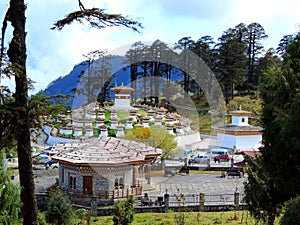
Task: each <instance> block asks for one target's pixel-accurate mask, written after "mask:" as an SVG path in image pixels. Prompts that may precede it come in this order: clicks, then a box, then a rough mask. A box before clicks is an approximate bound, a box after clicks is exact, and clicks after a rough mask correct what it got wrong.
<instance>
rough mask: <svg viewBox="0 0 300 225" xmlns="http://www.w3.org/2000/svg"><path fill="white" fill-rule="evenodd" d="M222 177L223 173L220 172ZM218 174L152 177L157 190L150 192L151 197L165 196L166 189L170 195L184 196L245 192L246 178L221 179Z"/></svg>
mask: <svg viewBox="0 0 300 225" xmlns="http://www.w3.org/2000/svg"><path fill="white" fill-rule="evenodd" d="M220 175H221V172H220ZM220 175H217V174H189V175H175V176H172V177H152V182H153V183H155V189H153V190H150V191H149V194H151V195H163V194H164V193H166V189H167V190H168V193H170V194H176V193H178V192H180V193H184V194H199V193H200V192H204V193H205V194H208V195H209V194H233V193H234V192H235V190H236V188H237V189H238V191H239V192H240V193H242V192H243V189H244V185H243V182H245V181H246V178H232V177H230V178H227V177H226V178H221V176H220Z"/></svg>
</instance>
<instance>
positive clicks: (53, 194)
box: [45, 187, 73, 225]
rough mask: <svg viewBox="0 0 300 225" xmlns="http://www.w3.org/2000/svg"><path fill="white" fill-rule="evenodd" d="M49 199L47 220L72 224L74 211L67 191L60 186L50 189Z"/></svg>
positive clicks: (54, 224)
mask: <svg viewBox="0 0 300 225" xmlns="http://www.w3.org/2000/svg"><path fill="white" fill-rule="evenodd" d="M47 200H48V203H47V211H46V213H45V216H46V221H47V222H48V223H51V224H53V225H67V224H70V222H71V218H72V216H73V211H72V205H71V203H70V202H69V200H68V198H67V196H66V195H65V193H64V192H63V191H62V190H61V189H60V188H59V187H55V188H53V189H50V190H49V197H48V199H47Z"/></svg>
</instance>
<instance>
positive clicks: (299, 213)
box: [280, 196, 300, 225]
mask: <svg viewBox="0 0 300 225" xmlns="http://www.w3.org/2000/svg"><path fill="white" fill-rule="evenodd" d="M299 209H300V196H297V197H296V198H294V199H291V200H289V201H287V202H286V204H285V212H284V214H283V216H282V217H281V220H280V224H281V225H295V224H299V222H300V210H299Z"/></svg>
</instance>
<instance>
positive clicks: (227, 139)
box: [213, 110, 263, 150]
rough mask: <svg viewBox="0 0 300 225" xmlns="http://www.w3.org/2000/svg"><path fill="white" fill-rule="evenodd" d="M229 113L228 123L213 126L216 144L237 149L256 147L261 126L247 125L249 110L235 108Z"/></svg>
mask: <svg viewBox="0 0 300 225" xmlns="http://www.w3.org/2000/svg"><path fill="white" fill-rule="evenodd" d="M229 114H230V115H231V118H232V122H231V124H230V125H225V126H220V127H214V128H213V130H214V131H215V132H217V138H218V146H220V147H223V148H235V149H237V150H247V149H248V150H250V149H251V150H252V149H257V148H258V147H259V146H260V145H261V141H262V132H263V128H261V127H256V126H251V125H249V123H248V118H249V116H251V112H248V111H243V110H237V111H231V112H230V113H229Z"/></svg>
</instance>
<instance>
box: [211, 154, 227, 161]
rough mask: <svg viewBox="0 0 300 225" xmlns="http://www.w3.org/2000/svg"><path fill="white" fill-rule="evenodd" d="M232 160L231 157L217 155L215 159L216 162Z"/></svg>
mask: <svg viewBox="0 0 300 225" xmlns="http://www.w3.org/2000/svg"><path fill="white" fill-rule="evenodd" d="M230 159H231V157H230V156H229V155H228V154H222V155H217V156H215V158H214V160H215V162H220V161H229V160H230Z"/></svg>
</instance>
